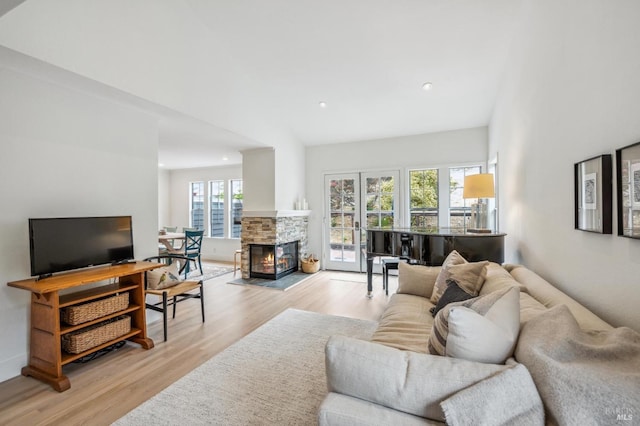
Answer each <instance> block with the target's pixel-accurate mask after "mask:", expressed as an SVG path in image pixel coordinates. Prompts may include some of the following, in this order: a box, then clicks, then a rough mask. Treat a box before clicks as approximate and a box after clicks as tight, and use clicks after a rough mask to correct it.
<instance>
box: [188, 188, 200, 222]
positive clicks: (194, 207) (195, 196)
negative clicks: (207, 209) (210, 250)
mask: <svg viewBox="0 0 640 426" xmlns="http://www.w3.org/2000/svg"><path fill="white" fill-rule="evenodd" d="M189 204H190V206H189V207H190V208H189V213H190V215H189V216H190V226H191V227H193V228H197V229H204V182H191V198H190V203H189Z"/></svg>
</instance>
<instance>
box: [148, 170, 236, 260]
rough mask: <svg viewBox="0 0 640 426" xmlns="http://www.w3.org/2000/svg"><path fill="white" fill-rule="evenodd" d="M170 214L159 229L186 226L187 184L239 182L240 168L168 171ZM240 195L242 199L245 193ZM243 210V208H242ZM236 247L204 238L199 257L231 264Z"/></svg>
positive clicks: (225, 240) (227, 241)
mask: <svg viewBox="0 0 640 426" xmlns="http://www.w3.org/2000/svg"><path fill="white" fill-rule="evenodd" d="M169 175H170V185H169V188H170V199H171V204H170V215H169V218H168V220H167V222H166V223H163V224H161V225H160V226H177V227H178V229H181V228H182V227H188V226H189V183H190V182H200V181H202V182H208V181H210V180H224V181H225V182H226V183H225V184H228V182H227V181H228V180H229V179H242V178H243V177H242V166H240V165H235V166H228V167H203V168H196V169H180V170H171V172H170V174H169ZM243 192H244V195H245V199H246V196H247V194H246V190H245V188H244V181H243ZM245 208H246V207H245ZM239 248H240V239H229V238H207V237H205V238H204V240H203V242H202V258H203V259H208V260H219V261H226V262H232V261H233V253H234V252H235V250H237V249H239Z"/></svg>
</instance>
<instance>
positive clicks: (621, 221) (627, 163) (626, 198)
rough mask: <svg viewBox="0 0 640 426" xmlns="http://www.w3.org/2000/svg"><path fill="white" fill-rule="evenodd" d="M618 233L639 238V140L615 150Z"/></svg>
mask: <svg viewBox="0 0 640 426" xmlns="http://www.w3.org/2000/svg"><path fill="white" fill-rule="evenodd" d="M616 169H617V170H616V183H617V196H618V235H620V236H623V237H629V238H640V142H638V143H635V144H633V145H629V146H626V147H624V148H620V149H618V150H617V151H616Z"/></svg>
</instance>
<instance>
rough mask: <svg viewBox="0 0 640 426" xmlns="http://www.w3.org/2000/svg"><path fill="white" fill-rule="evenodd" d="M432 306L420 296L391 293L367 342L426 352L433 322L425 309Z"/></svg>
mask: <svg viewBox="0 0 640 426" xmlns="http://www.w3.org/2000/svg"><path fill="white" fill-rule="evenodd" d="M432 307H433V304H432V303H431V302H430V301H429V299H426V298H424V297H420V296H413V295H409V294H394V295H393V296H391V298H390V300H389V303H388V305H387V307H386V309H385V310H384V313H383V314H382V318H380V321H379V323H378V328H377V330H376V332H375V333H374V334H373V336H372V337H371V341H372V342H376V343H380V344H383V345H385V346H390V347H392V348H396V349H401V350H405V351H413V352H418V353H427V342H428V341H429V334H430V333H431V326H432V325H433V317H432V316H431V312H429V310H430V309H431V308H432Z"/></svg>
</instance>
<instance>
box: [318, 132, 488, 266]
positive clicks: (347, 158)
mask: <svg viewBox="0 0 640 426" xmlns="http://www.w3.org/2000/svg"><path fill="white" fill-rule="evenodd" d="M486 161H487V128H486V127H479V128H473V129H463V130H454V131H450V132H439V133H430V134H424V135H416V136H405V137H397V138H390V139H381V140H374V141H364V142H353V143H344V144H335V145H319V146H310V147H307V149H306V188H307V189H306V197H307V201H308V202H309V208H310V209H311V215H310V216H309V250H310V252H314V253H322V220H323V215H324V213H323V208H324V207H323V206H324V175H325V174H327V173H342V172H357V171H373V170H400V172H401V176H404V175H405V174H406V173H407V170H408V169H413V168H429V167H442V166H447V165H454V164H455V165H464V164H468V163H475V164H485V163H486Z"/></svg>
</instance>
